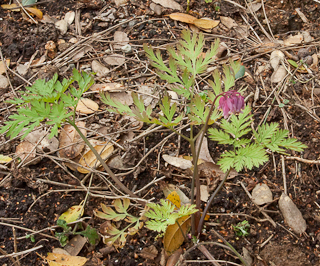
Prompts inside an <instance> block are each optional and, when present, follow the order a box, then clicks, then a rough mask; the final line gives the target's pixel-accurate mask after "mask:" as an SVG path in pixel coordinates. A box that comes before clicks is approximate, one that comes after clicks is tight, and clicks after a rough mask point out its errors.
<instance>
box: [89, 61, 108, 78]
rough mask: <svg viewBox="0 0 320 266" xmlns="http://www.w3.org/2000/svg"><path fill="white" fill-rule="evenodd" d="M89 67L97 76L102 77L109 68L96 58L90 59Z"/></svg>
mask: <svg viewBox="0 0 320 266" xmlns="http://www.w3.org/2000/svg"><path fill="white" fill-rule="evenodd" d="M91 68H92V71H93V72H95V73H97V76H98V77H104V76H106V75H107V74H108V73H109V72H110V70H109V68H107V67H106V66H104V65H103V64H101V63H100V62H99V61H98V60H93V61H92V63H91Z"/></svg>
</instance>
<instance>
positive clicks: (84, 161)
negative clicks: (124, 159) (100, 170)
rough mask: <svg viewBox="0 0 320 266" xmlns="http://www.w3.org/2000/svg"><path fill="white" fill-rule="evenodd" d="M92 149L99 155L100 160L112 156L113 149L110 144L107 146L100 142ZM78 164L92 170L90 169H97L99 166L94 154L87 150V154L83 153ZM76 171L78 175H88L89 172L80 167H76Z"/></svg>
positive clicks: (106, 143)
mask: <svg viewBox="0 0 320 266" xmlns="http://www.w3.org/2000/svg"><path fill="white" fill-rule="evenodd" d="M94 149H95V150H96V151H97V152H98V153H99V154H100V156H101V158H102V159H103V160H104V161H105V160H107V158H108V157H109V156H110V155H111V154H112V152H113V150H114V147H113V145H112V144H108V142H100V143H99V144H98V145H96V146H94ZM79 164H81V165H82V166H85V167H88V168H92V167H96V168H97V167H99V166H100V164H101V163H100V161H99V160H98V159H97V158H96V156H95V155H94V153H93V152H92V151H91V150H89V151H88V152H87V153H85V154H84V155H83V156H82V157H81V159H80V161H79ZM77 170H78V171H79V172H80V173H84V174H86V173H89V172H90V171H89V170H86V169H84V168H82V167H78V168H77Z"/></svg>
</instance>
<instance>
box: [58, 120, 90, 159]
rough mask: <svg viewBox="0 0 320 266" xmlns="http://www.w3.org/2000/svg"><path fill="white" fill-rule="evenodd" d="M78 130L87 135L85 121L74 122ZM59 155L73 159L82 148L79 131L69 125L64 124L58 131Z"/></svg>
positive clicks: (82, 143)
mask: <svg viewBox="0 0 320 266" xmlns="http://www.w3.org/2000/svg"><path fill="white" fill-rule="evenodd" d="M76 125H77V126H78V127H79V129H80V131H81V132H82V134H83V135H84V136H86V135H87V130H86V129H85V128H84V127H85V126H86V123H85V122H82V121H79V122H76ZM59 148H60V151H59V155H60V157H62V158H68V159H73V158H75V157H77V156H78V155H79V154H80V153H81V151H82V150H83V148H84V142H83V141H82V139H81V137H80V135H79V133H78V132H77V131H76V130H75V128H74V127H73V126H71V125H65V126H64V127H63V129H62V130H61V132H60V136H59Z"/></svg>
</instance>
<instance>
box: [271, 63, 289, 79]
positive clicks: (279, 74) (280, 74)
mask: <svg viewBox="0 0 320 266" xmlns="http://www.w3.org/2000/svg"><path fill="white" fill-rule="evenodd" d="M286 75H287V70H286V69H285V67H284V66H282V65H281V66H279V68H278V69H277V70H276V71H274V72H273V74H272V75H271V82H272V83H279V82H281V81H282V80H283V79H284V78H285V77H286Z"/></svg>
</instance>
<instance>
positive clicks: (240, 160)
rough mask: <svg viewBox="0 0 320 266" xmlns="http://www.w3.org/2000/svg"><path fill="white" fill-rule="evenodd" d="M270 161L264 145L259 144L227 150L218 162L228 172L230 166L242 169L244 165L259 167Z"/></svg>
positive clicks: (238, 169) (250, 167) (249, 167)
mask: <svg viewBox="0 0 320 266" xmlns="http://www.w3.org/2000/svg"><path fill="white" fill-rule="evenodd" d="M267 161H268V156H267V154H266V151H265V150H264V149H263V147H261V146H259V145H257V144H251V145H247V146H246V147H239V148H238V149H236V151H235V152H234V151H227V152H225V153H224V154H222V155H221V159H220V160H219V162H218V164H219V165H220V168H221V170H222V171H223V172H227V171H228V170H229V169H230V168H235V170H236V171H238V172H239V171H241V170H242V169H243V168H244V167H247V168H248V169H252V168H253V167H254V166H255V167H258V166H260V165H262V164H263V163H265V162H267Z"/></svg>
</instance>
